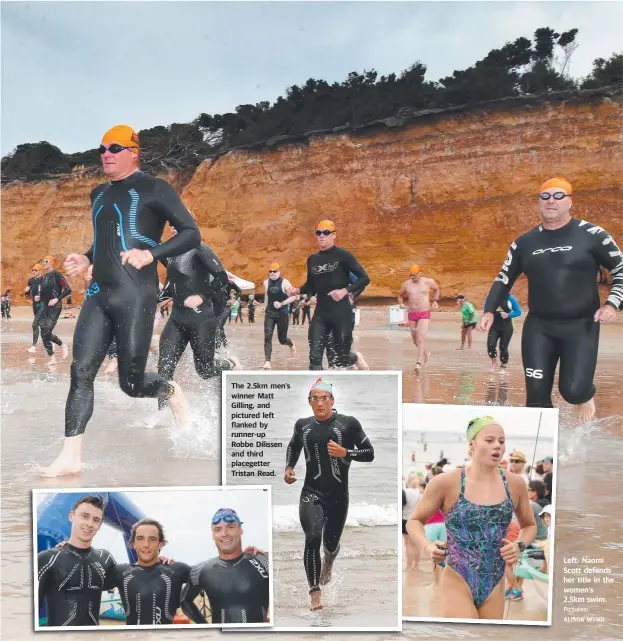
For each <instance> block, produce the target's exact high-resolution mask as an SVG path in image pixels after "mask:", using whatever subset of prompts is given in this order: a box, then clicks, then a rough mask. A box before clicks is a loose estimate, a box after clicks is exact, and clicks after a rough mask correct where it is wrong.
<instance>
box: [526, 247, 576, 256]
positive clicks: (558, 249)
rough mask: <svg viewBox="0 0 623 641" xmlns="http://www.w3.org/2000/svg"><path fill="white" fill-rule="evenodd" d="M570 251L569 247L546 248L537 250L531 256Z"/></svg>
mask: <svg viewBox="0 0 623 641" xmlns="http://www.w3.org/2000/svg"><path fill="white" fill-rule="evenodd" d="M572 249H573V247H572V246H569V245H567V246H566V247H547V248H546V249H537V250H536V251H533V252H532V255H533V256H536V255H537V254H544V253H545V252H552V254H554V253H556V252H569V251H571V250H572Z"/></svg>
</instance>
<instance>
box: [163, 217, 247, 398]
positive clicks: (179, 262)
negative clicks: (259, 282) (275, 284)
mask: <svg viewBox="0 0 623 641" xmlns="http://www.w3.org/2000/svg"><path fill="white" fill-rule="evenodd" d="M172 232H173V234H174V235H175V234H177V230H176V229H175V227H172ZM163 262H164V264H165V266H166V268H167V287H166V289H165V290H164V292H165V293H164V294H163V295H164V296H167V295H168V296H170V297H171V298H172V299H173V311H172V312H171V316H170V318H169V320H168V321H167V324H166V325H165V327H164V329H163V330H162V333H161V334H160V353H159V356H158V374H160V375H161V376H162V377H163V378H165V379H166V380H171V379H172V378H173V373H174V372H175V368H176V367H177V364H178V363H179V361H180V358H182V354H183V353H184V350H185V349H186V346H187V345H188V343H190V347H191V349H192V351H193V357H194V360H195V370H196V371H197V374H199V376H201V378H204V379H208V378H212V377H214V376H217V375H218V374H220V373H221V372H222V371H223V370H230V369H240V362H239V361H238V359H237V358H236V357H234V356H230V357H229V359H228V360H216V361H215V360H214V351H215V345H216V332H217V319H216V316H215V314H214V308H213V306H212V301H213V299H214V297H215V296H216V295H217V294H219V293H220V292H221V290H222V289H223V287H224V286H225V285H227V282H228V281H227V272H226V271H225V268H224V267H223V265H222V264H221V261H220V260H219V259H218V258H217V257H216V254H215V253H214V252H213V251H212V250H211V249H210V248H209V247H208V246H207V245H206V244H204V243H201V245H199V247H197V248H196V249H191V250H190V251H187V252H186V253H185V254H181V255H180V256H175V257H173V258H167V259H166V260H165V261H163ZM167 292H168V293H167ZM165 402H166V401H165V400H164V399H158V406H159V407H160V408H161V409H162V407H164V403H165Z"/></svg>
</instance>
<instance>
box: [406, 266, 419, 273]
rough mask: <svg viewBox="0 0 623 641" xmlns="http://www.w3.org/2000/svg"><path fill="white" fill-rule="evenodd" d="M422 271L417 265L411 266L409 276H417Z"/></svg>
mask: <svg viewBox="0 0 623 641" xmlns="http://www.w3.org/2000/svg"><path fill="white" fill-rule="evenodd" d="M421 271H422V268H421V267H420V266H419V265H411V267H409V273H410V274H419V273H420V272H421Z"/></svg>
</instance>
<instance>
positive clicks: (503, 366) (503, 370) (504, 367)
mask: <svg viewBox="0 0 623 641" xmlns="http://www.w3.org/2000/svg"><path fill="white" fill-rule="evenodd" d="M500 374H506V365H500Z"/></svg>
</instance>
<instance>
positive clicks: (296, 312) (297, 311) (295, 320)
mask: <svg viewBox="0 0 623 641" xmlns="http://www.w3.org/2000/svg"><path fill="white" fill-rule="evenodd" d="M300 318H301V303H300V302H299V301H298V300H295V301H294V302H293V303H292V325H300Z"/></svg>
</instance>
